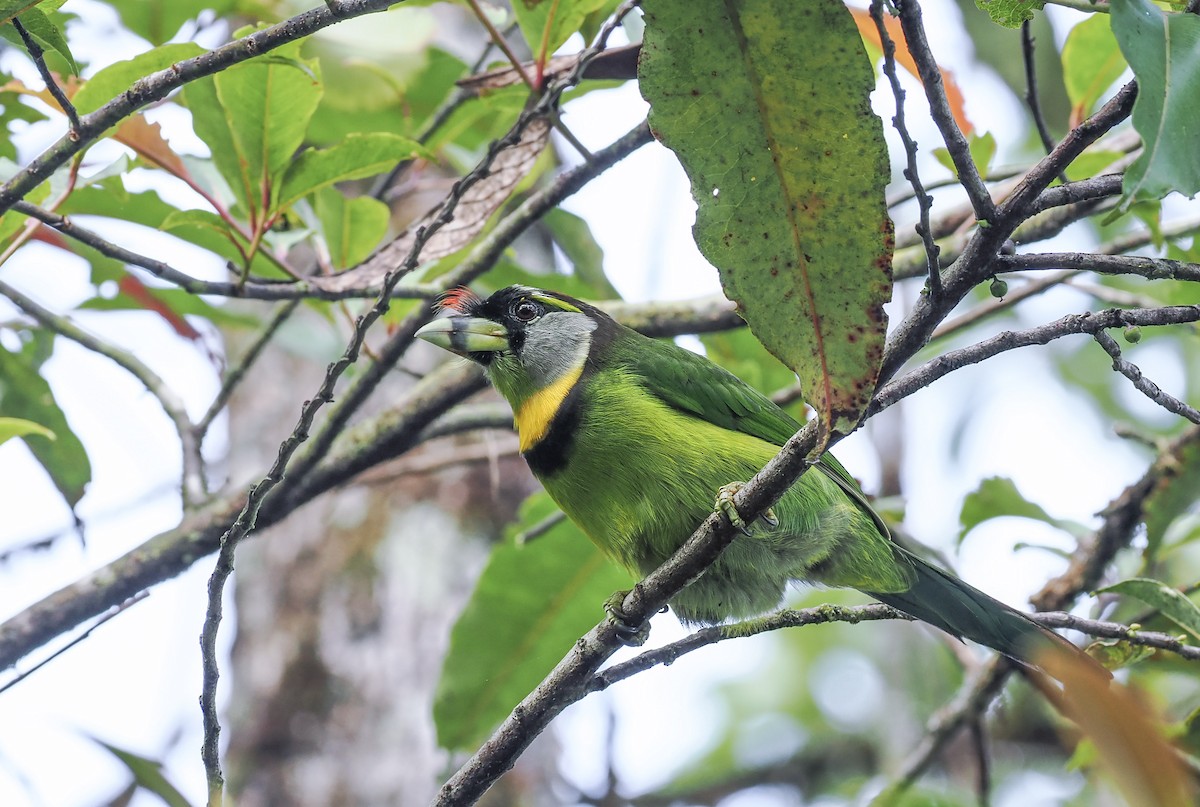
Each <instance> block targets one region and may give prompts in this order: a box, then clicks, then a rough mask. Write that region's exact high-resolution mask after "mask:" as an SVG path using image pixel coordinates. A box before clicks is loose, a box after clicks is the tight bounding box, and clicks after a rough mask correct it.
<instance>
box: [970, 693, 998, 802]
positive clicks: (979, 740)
mask: <svg viewBox="0 0 1200 807" xmlns="http://www.w3.org/2000/svg"><path fill="white" fill-rule="evenodd" d="M967 731H968V733H969V734H970V737H971V748H972V750H973V751H974V752H975V801H976V804H978V806H979V807H988V805H989V804H991V801H992V798H991V794H992V765H991V755H990V754H989V753H988V747H987V732H986V731H985V730H984V727H983V718H982V717H981V716H980V715H975V719H974V720H972V721H971V722H970V723H969V724H968V725H967Z"/></svg>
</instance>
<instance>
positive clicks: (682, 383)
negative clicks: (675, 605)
mask: <svg viewBox="0 0 1200 807" xmlns="http://www.w3.org/2000/svg"><path fill="white" fill-rule="evenodd" d="M622 341H623V342H624V343H625V344H626V345H628V347H629V349H628V350H625V351H622V352H623V353H624V354H625V355H623V356H621V357H620V359H621V363H623V364H625V365H626V366H628V367H629V369H630V370H632V371H633V373H634V374H635V375H636V376H637V377H638V378H639V379H640V380H641V382H642V384H643V386H645V388H646V390H647V391H648V392H650V393H651V394H652V395H654V396H655V397H657V398H659V399H660V400H661V401H663V403H665V404H667V405H668V406H672V407H674V408H676V409H679V410H682V411H684V412H687V413H689V414H692V415H695V416H696V417H699V418H703V419H704V420H707V421H708V422H709V423H712V424H714V425H716V426H720V427H722V428H725V429H731V430H733V431H739V432H744V433H745V434H749V435H752V436H754V437H757V438H758V439H760V440H765V441H766V442H768V443H773V444H775V445H777V446H782V445H783V444H784V443H786V442H787V441H788V439H789V438H790V437H791V436H792V435H793V434H795V433H796V432H797V431H799V430H800V427H801V424H800V423H799V422H798V421H797V420H796V419H795V418H793V417H792V416H791V415H789V414H788V413H787V412H784V411H783V410H782V409H780V408H779V407H778V406H776V405H775V404H774V403H772V402H771V400H770V399H769V398H767V397H766V396H765V395H763V394H762V393H761V392H759V391H758V390H756V389H754V387H751V386H750V385H749V384H747V383H746V382H745V381H742V380H741V379H740V378H738V377H737V376H735V375H734V374H733V373H731V372H729V371H728V370H726V369H725V368H723V367H720V366H718V365H716V364H714V363H713V362H711V361H709V360H708V359H706V358H704V357H703V356H699V355H697V354H695V353H693V352H692V351H690V350H685V349H684V348H681V347H679V346H678V345H676V344H674V343H671V342H664V341H661V340H658V339H650V338H647V337H644V336H641V335H640V334H639V335H637V338H634V339H625V340H622ZM815 467H816V468H817V469H819V470H820V471H821V472H822V473H824V474H825V476H827V477H829V478H830V479H831V480H833V482H834V483H836V484H837V486H838V487H840V488H841V489H842V490H843V491H844V492H845V493H846V495H847V496H849V497H850V498H851V499H852V500H854V502H855V503H856V504H858V506H859V507H861V508H862V509H863V512H865V513H866V514H867V515H869V516H870V517H871V520H872V521H874V522H875V526H876V527H878V528H879V531H880V533H882V534H883V535H884V536H885V537H891V536H890V533H889V531H888V528H887V525H886V524H885V523H884V521H883V519H882V518H881V517H880V516H879V514H878V513H876V512H875V511H874V509H872V508H871V504H870V502H868V501H867V499H866V497H865V496H864V495H863V493H862V491H861V490H860V489H859V487H858V483H857V482H855V481H854V477H852V476H850V473H849V472H848V471H847V470H846V469H845V468H844V467H843V466H842V464H841V463H840V462H838V460H837V458H836V457H834V456H833V455H832V454H825V455H823V456H822V457H821V459H820V460H819V461H818V462H817V464H816V466H815ZM730 481H732V480H730Z"/></svg>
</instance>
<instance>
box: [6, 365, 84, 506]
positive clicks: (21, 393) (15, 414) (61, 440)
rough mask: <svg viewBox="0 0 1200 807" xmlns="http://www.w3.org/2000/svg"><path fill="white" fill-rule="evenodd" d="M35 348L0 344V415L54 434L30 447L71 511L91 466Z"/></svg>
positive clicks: (82, 490)
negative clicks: (19, 349)
mask: <svg viewBox="0 0 1200 807" xmlns="http://www.w3.org/2000/svg"><path fill="white" fill-rule="evenodd" d="M35 348H36V345H35V346H29V347H27V349H26V350H24V351H22V352H21V353H11V352H9V351H8V350H7V349H5V348H4V347H3V346H2V345H0V414H2V415H4V416H5V417H10V418H21V419H23V420H30V421H33V422H34V423H40V424H41V425H42V426H43V427H45V428H47V429H49V430H50V431H51V432H53V433H54V435H55V437H56V438H57V439H55V440H31V441H29V442H28V446H29V450H30V451H31V452H32V453H33V456H34V457H35V458H36V459H37V461H38V462H39V463H41V465H42V467H43V468H45V469H46V473H48V474H49V475H50V479H51V480H53V482H54V486H55V487H56V488H57V489H58V491H59V493H61V494H62V497H63V498H64V499H65V500H66V502H67V506H68V507H70V508H71V509H72V510H74V509H75V505H76V504H78V503H79V500H80V499H82V498H83V493H84V490H85V488H87V485H88V483H89V482H91V481H92V466H91V463H90V462H88V456H87V452H86V451H85V450H84V448H83V443H81V442H80V441H79V438H78V437H76V436H75V433H74V432H73V431H71V427H70V425H69V424H68V423H67V418H66V415H64V414H63V411H62V410H61V409H59V408H58V404H57V403H56V402H55V400H54V393H53V392H51V391H50V385H49V384H47V383H46V380H45V379H43V378H42V377H41V375H40V374H39V368H40V366H41V361H40V359H41V358H42V357H38V356H35V355H33V351H34V350H35Z"/></svg>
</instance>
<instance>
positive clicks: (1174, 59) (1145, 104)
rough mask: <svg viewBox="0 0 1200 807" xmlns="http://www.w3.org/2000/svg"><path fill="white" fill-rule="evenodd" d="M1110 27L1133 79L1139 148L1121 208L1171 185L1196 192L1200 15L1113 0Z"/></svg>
mask: <svg viewBox="0 0 1200 807" xmlns="http://www.w3.org/2000/svg"><path fill="white" fill-rule="evenodd" d="M1112 24H1113V32H1114V33H1115V34H1116V36H1117V42H1119V43H1120V45H1121V52H1122V53H1124V54H1125V58H1126V59H1127V60H1128V61H1129V66H1130V67H1132V68H1133V74H1134V75H1135V76H1136V77H1137V81H1138V94H1137V101H1135V102H1134V106H1133V126H1134V128H1135V129H1137V132H1138V134H1140V135H1141V136H1142V142H1143V143H1144V149H1143V151H1142V153H1141V155H1140V156H1139V157H1138V158H1137V159H1136V160H1134V162H1133V164H1132V165H1130V166H1129V170H1128V171H1126V172H1125V198H1124V199H1123V200H1122V201H1121V206H1120V208H1119V209H1121V210H1127V209H1128V208H1129V206H1130V205H1131V204H1133V203H1134V202H1136V201H1139V200H1142V199H1160V198H1162V197H1163V196H1166V195H1167V194H1168V193H1170V192H1171V191H1179V192H1180V193H1182V194H1184V195H1185V196H1194V195H1196V193H1197V192H1200V149H1198V148H1196V145H1195V141H1196V139H1197V137H1200V103H1197V102H1196V99H1197V98H1200V17H1197V16H1196V15H1195V14H1165V13H1163V12H1162V11H1161V10H1160V9H1159V8H1158V7H1157V6H1155V5H1153V4H1152V3H1150V2H1149V0H1113V2H1112Z"/></svg>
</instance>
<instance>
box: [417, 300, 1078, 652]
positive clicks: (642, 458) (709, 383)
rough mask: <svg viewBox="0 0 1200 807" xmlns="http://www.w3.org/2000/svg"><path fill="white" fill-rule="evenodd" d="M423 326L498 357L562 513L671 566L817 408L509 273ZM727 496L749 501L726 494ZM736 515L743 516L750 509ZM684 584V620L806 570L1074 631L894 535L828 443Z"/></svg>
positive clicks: (711, 613)
mask: <svg viewBox="0 0 1200 807" xmlns="http://www.w3.org/2000/svg"><path fill="white" fill-rule="evenodd" d="M442 315H443V316H442V318H440V319H437V320H435V321H433V322H430V323H429V324H428V325H426V326H425V327H423V328H422V329H421V330H419V331H418V332H417V336H419V337H421V338H422V339H425V340H426V341H428V342H431V343H433V344H435V345H438V346H439V347H442V348H445V349H446V350H450V351H452V352H454V353H457V354H459V355H461V356H465V357H467V358H469V359H471V360H472V361H475V362H478V363H479V364H481V365H482V366H483V368H484V369H485V370H486V372H487V375H488V377H489V378H490V379H491V382H492V383H493V384H494V385H495V387H496V389H497V390H499V391H500V394H501V395H503V396H504V397H505V398H506V399H507V400H508V402H509V403H510V404H511V405H512V408H513V413H514V416H515V421H516V427H517V431H518V433H519V437H520V450H521V453H522V455H523V456H524V457H525V459H526V461H527V462H528V463H529V467H530V469H531V470H532V471H533V473H534V475H535V476H536V477H537V478H538V479H539V480H540V481H541V483H542V485H544V486H545V488H546V491H547V492H548V493H549V494H550V496H551V497H552V498H553V499H554V501H555V502H556V503H557V504H558V506H559V507H561V508H562V510H563V512H564V513H566V514H567V516H568V517H569V518H570V519H571V520H572V521H574V522H575V523H576V524H577V525H579V527H580V528H581V529H582V530H583V531H584V533H586V534H587V535H588V537H589V538H591V540H592V541H594V542H595V544H596V545H597V546H598V547H599V548H600V549H601V550H602V551H603V552H604V553H605V554H607V555H608V556H609V557H611V558H612V559H613V560H615V561H617V562H618V563H620V564H621V565H623V566H625V567H626V568H628V569H629V570H630V571H631V572H633V573H635V574H638V575H645V574H648V573H649V572H651V571H652V570H654V569H655V568H657V567H658V566H659V565H661V564H662V563H663V561H665V560H666V559H667V558H669V557H670V556H671V555H672V553H674V552H675V550H677V549H678V548H679V547H680V546H681V545H682V544H683V542H684V541H685V540H686V539H687V538H688V536H690V535H691V533H692V531H693V530H694V529H695V528H696V527H697V526H698V525H699V524H700V522H701V521H703V520H704V518H705V517H706V516H707V515H708V513H709V512H711V510H712V506H713V497H714V494H716V493H717V492H718V491H719V490H721V489H723V488H725V487H726V486H727V485H728V484H729V483H731V482H735V481H737V480H745V479H749V478H751V477H752V476H753V475H754V474H756V473H757V472H758V471H759V470H760V469H761V468H762V467H763V466H764V465H765V464H766V463H767V461H768V460H770V459H771V457H773V456H774V455H775V454H776V453H778V451H779V447H780V446H782V445H783V443H784V442H785V441H786V440H787V439H788V438H790V437H791V436H792V435H793V434H794V433H795V432H796V431H797V430H798V429H799V428H800V424H799V423H798V422H797V421H796V420H795V419H793V418H792V417H791V416H790V415H788V414H787V413H786V412H784V411H783V410H781V409H780V408H779V407H778V406H776V405H775V404H773V403H772V402H771V401H770V400H768V399H767V398H766V397H764V396H763V395H761V394H760V393H759V392H757V391H756V390H754V389H753V388H752V387H750V386H749V385H747V384H746V383H744V382H743V381H741V380H740V379H739V378H737V377H736V376H734V375H732V374H730V373H728V372H727V371H725V370H724V369H722V368H720V367H718V366H717V365H715V364H713V363H712V362H710V361H709V360H708V359H706V358H704V357H702V356H699V355H697V354H695V353H692V352H690V351H688V350H685V349H683V348H680V347H678V346H676V345H674V344H672V343H671V342H665V341H660V340H657V339H651V338H649V337H646V336H643V335H641V334H639V333H637V332H636V331H634V330H632V329H630V328H627V327H625V326H624V325H621V324H619V323H618V322H616V321H614V320H613V319H612V318H611V317H609V316H608V315H607V314H605V313H604V312H602V311H600V310H599V309H597V308H595V307H593V306H591V305H588V304H586V303H584V302H581V301H579V300H576V299H573V298H571V297H567V296H565V295H561V294H556V293H554V292H549V291H543V290H541V289H533V288H528V287H523V286H510V287H509V288H506V289H503V290H501V291H498V292H496V293H495V294H493V295H492V296H491V297H489V298H487V299H486V300H484V299H482V298H480V297H478V296H477V295H475V294H473V293H472V292H470V291H467V290H465V289H462V290H457V291H454V292H451V293H450V294H448V295H446V297H445V298H444V299H443V302H442ZM726 509H727V512H728V511H729V510H731V509H732V508H731V507H730V508H726ZM734 517H736V515H734ZM743 527H744V531H745V532H746V535H744V536H738V537H737V538H736V539H735V540H734V541H733V543H732V544H730V545H729V546H728V547H727V548H726V549H725V551H724V552H723V553H722V554H721V556H720V557H719V558H718V559H717V560H716V562H715V563H713V565H712V566H711V567H709V568H708V569H707V570H706V571H705V572H704V574H703V575H702V576H701V577H700V578H699V579H698V580H696V581H695V582H693V583H691V584H690V585H689V586H687V587H686V588H685V589H683V590H682V591H681V592H680V593H679V594H677V595H676V596H675V598H674V599H673V600H672V601H671V607H672V609H673V610H674V611H675V613H676V615H677V616H678V617H679V618H680V619H681V620H683V621H684V622H685V623H701V624H712V623H716V622H721V621H723V620H726V619H730V618H744V617H751V616H755V615H758V614H762V613H765V612H767V611H770V610H772V609H775V608H777V607H778V606H779V604H780V602H781V600H782V599H783V595H784V592H785V589H786V588H787V586H788V584H789V583H790V582H791V581H808V582H813V583H819V584H823V585H826V586H839V587H849V588H855V589H858V590H859V591H862V592H865V593H866V594H869V595H870V596H872V597H874V598H876V599H878V600H880V601H882V602H884V603H887V604H888V605H891V606H893V607H894V608H897V609H899V610H901V611H904V612H905V613H907V614H911V615H912V616H914V617H916V618H917V619H921V620H923V621H925V622H928V623H929V624H931V625H936V626H937V627H939V628H941V629H942V630H944V631H946V632H948V633H950V634H953V635H954V636H957V637H960V638H961V637H966V638H968V639H971V640H973V641H976V642H979V643H981V644H984V645H987V646H988V647H991V648H993V649H995V650H998V651H1000V652H1001V653H1004V654H1006V655H1008V656H1011V657H1013V658H1017V659H1025V660H1028V659H1029V658H1030V657H1031V655H1032V654H1034V653H1036V652H1038V651H1039V650H1040V649H1042V648H1044V647H1046V646H1048V645H1051V644H1054V645H1058V646H1060V647H1062V646H1066V647H1070V648H1071V649H1074V648H1073V646H1071V645H1068V644H1067V643H1066V642H1065V641H1064V640H1061V639H1059V638H1058V637H1057V636H1055V635H1054V634H1052V633H1050V632H1049V631H1046V630H1044V629H1043V628H1041V627H1040V626H1038V625H1036V624H1035V623H1034V622H1032V621H1031V620H1030V619H1028V618H1027V617H1026V616H1025V615H1024V614H1021V613H1020V612H1018V611H1016V610H1014V609H1012V608H1010V607H1008V606H1007V605H1005V604H1003V603H1001V602H999V601H998V600H996V599H993V598H992V597H989V596H988V595H987V594H984V593H983V592H981V591H979V590H978V589H975V588H973V587H971V586H969V585H967V584H966V583H964V582H963V581H962V580H959V579H958V578H956V577H954V576H953V575H951V574H949V573H948V572H945V571H943V570H941V569H938V568H936V567H934V566H931V565H930V564H928V563H926V562H925V561H924V560H922V559H920V558H918V557H917V556H915V555H913V554H912V553H910V552H908V551H907V550H905V549H904V548H902V547H900V546H898V545H897V544H896V543H894V542H893V541H892V540H891V538H890V536H889V534H888V530H887V527H886V525H885V524H884V522H883V520H882V519H881V518H880V517H879V515H878V514H876V513H875V512H874V511H873V510H872V509H871V507H870V505H869V504H868V503H867V501H866V499H865V498H864V497H863V494H862V492H861V491H860V490H859V488H858V486H857V484H856V483H855V482H854V480H853V479H852V478H851V476H850V475H849V473H847V471H846V470H845V469H844V468H843V467H842V465H841V463H839V462H838V461H837V460H836V459H835V458H834V457H833V456H831V455H829V454H826V455H825V456H824V457H823V458H822V459H821V460H820V462H818V463H817V464H816V465H815V466H814V467H813V468H812V469H811V470H810V471H809V472H808V473H806V474H804V475H803V476H802V477H801V478H800V479H799V480H798V481H797V482H796V483H795V484H794V485H792V487H791V488H790V489H789V490H788V491H787V492H786V493H784V494H783V496H782V498H780V500H779V501H778V503H777V504H776V505H775V506H774V508H772V511H771V512H770V513H769V514H768V515H766V516H764V517H763V518H760V519H758V520H757V521H755V522H754V523H753V524H751V525H743Z"/></svg>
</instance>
